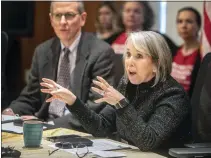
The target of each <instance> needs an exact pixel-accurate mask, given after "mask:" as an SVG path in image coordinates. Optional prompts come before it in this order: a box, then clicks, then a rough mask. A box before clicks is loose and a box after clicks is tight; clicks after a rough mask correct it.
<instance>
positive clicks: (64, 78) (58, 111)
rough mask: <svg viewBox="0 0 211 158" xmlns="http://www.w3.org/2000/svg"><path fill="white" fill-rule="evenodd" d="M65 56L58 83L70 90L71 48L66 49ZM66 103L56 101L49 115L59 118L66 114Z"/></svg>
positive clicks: (50, 107)
mask: <svg viewBox="0 0 211 158" xmlns="http://www.w3.org/2000/svg"><path fill="white" fill-rule="evenodd" d="M63 51H64V56H63V57H62V58H61V60H60V68H59V74H58V75H57V83H58V84H59V85H61V86H62V87H65V88H69V86H70V61H69V54H70V50H69V48H64V49H63ZM64 108H65V103H64V102H62V101H60V100H54V101H52V102H51V103H50V106H49V113H50V114H53V115H57V116H59V117H61V116H63V114H64Z"/></svg>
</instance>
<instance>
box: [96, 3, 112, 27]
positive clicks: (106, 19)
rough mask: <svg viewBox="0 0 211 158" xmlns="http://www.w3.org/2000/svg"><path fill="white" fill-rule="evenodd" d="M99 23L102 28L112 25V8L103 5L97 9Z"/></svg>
mask: <svg viewBox="0 0 211 158" xmlns="http://www.w3.org/2000/svg"><path fill="white" fill-rule="evenodd" d="M98 14H99V17H98V18H99V23H100V24H101V25H102V26H103V27H104V28H109V27H111V26H112V16H113V14H112V10H111V9H110V8H109V7H107V6H103V7H101V8H100V9H99V12H98Z"/></svg>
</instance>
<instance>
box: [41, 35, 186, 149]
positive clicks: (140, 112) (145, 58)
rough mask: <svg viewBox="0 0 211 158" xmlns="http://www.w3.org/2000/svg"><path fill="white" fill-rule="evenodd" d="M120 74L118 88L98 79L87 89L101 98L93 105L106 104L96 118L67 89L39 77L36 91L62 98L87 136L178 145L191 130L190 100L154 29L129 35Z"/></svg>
mask: <svg viewBox="0 0 211 158" xmlns="http://www.w3.org/2000/svg"><path fill="white" fill-rule="evenodd" d="M123 62H124V66H125V76H124V77H123V78H122V79H121V81H120V83H119V86H118V89H117V90H116V89H114V88H113V87H112V86H111V85H110V84H109V83H108V82H107V81H106V80H104V79H103V78H102V77H99V76H98V77H97V80H93V83H94V84H95V85H96V87H92V90H93V91H95V92H96V93H98V94H100V95H101V98H99V99H97V100H96V101H95V102H96V103H102V102H106V103H107V106H106V108H104V109H103V111H101V112H100V114H97V113H96V112H94V111H93V110H91V109H90V108H89V104H85V103H84V102H83V101H81V99H80V98H78V97H77V96H76V95H75V94H74V92H72V91H71V90H68V89H66V88H64V87H62V86H61V85H59V84H57V83H55V82H54V81H53V80H50V79H46V78H44V79H43V82H41V83H40V84H41V86H43V88H42V89H41V91H42V92H43V93H47V94H50V95H52V96H51V97H50V98H49V99H48V100H46V102H52V101H54V100H57V99H58V100H61V101H63V102H65V103H66V107H67V108H68V109H69V110H70V111H71V112H72V113H74V114H75V115H76V116H77V118H78V119H79V120H80V123H81V124H82V126H83V127H84V128H85V129H86V131H88V132H89V133H91V134H93V135H94V136H97V137H106V136H111V135H112V134H113V133H114V132H116V133H117V135H118V136H119V137H120V138H121V139H123V140H125V141H127V142H128V143H129V144H132V145H135V146H137V147H138V148H139V149H140V150H142V151H152V150H155V149H163V148H164V149H169V148H170V147H175V146H177V147H178V146H179V145H183V143H184V142H183V141H184V139H187V133H188V132H189V130H190V128H189V127H190V123H189V119H188V118H189V112H190V102H189V99H188V96H187V94H186V93H185V91H184V89H183V88H182V86H181V85H180V84H179V83H178V82H176V81H175V80H174V79H173V78H172V77H171V75H170V73H171V66H172V61H171V53H170V50H169V48H168V45H167V43H166V41H165V40H164V38H163V37H162V36H161V35H160V34H158V33H156V32H153V31H139V32H133V33H131V34H130V36H129V38H128V40H127V42H126V51H125V52H124V58H123Z"/></svg>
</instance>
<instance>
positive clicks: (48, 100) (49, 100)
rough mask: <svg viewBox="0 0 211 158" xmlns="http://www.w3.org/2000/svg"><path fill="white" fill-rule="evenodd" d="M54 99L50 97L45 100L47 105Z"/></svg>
mask: <svg viewBox="0 0 211 158" xmlns="http://www.w3.org/2000/svg"><path fill="white" fill-rule="evenodd" d="M54 99H55V98H54V96H52V97H50V98H48V99H47V100H46V102H47V103H49V102H52V101H53V100H54Z"/></svg>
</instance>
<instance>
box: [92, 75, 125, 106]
mask: <svg viewBox="0 0 211 158" xmlns="http://www.w3.org/2000/svg"><path fill="white" fill-rule="evenodd" d="M97 79H98V81H96V80H93V83H94V84H95V85H97V86H98V87H100V88H101V89H99V88H96V87H92V90H94V91H95V92H97V93H98V94H100V95H102V96H103V98H100V99H98V100H95V102H96V103H101V102H107V103H108V104H111V105H116V104H117V103H118V102H119V101H120V100H122V99H123V98H125V97H124V96H123V95H122V94H121V93H120V92H118V91H117V90H116V89H114V88H113V87H112V86H110V85H109V84H108V83H107V82H106V81H105V80H104V79H103V78H102V77H100V76H97Z"/></svg>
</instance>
